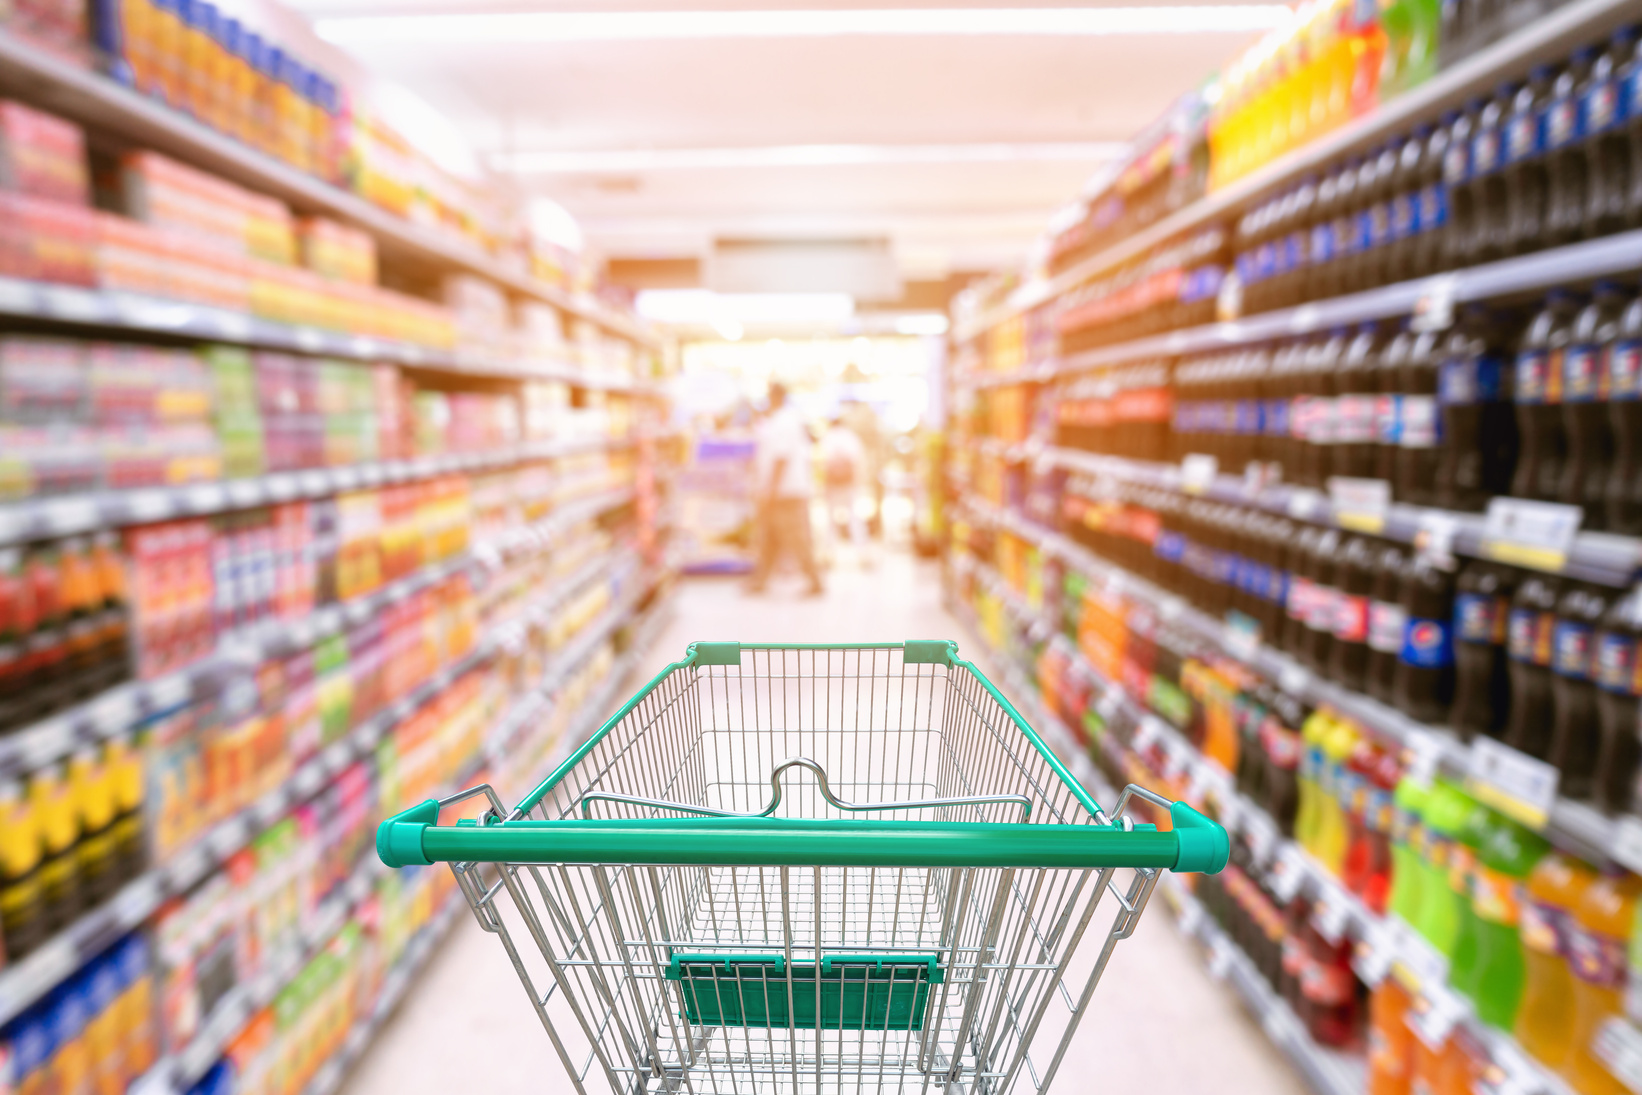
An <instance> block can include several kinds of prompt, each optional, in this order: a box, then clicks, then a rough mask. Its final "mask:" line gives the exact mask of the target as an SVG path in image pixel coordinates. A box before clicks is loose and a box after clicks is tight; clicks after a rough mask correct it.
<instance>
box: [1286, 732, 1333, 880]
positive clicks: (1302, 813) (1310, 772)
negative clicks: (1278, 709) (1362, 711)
mask: <svg viewBox="0 0 1642 1095" xmlns="http://www.w3.org/2000/svg"><path fill="white" fill-rule="evenodd" d="M1333 729H1334V720H1332V719H1331V718H1329V715H1328V712H1326V711H1324V710H1323V709H1322V708H1318V709H1317V710H1315V711H1313V712H1312V713H1311V714H1310V715H1309V716H1308V717H1307V718H1306V720H1305V722H1303V723H1302V724H1301V725H1300V769H1299V781H1298V782H1299V798H1300V805H1299V808H1298V810H1297V811H1296V813H1295V816H1294V839H1295V842H1296V843H1298V844H1299V845H1300V847H1302V848H1304V849H1305V850H1306V851H1308V852H1311V853H1312V854H1313V855H1316V854H1317V833H1318V828H1319V825H1320V824H1321V804H1320V799H1321V795H1322V784H1321V778H1322V772H1323V765H1324V757H1323V743H1324V741H1325V740H1327V738H1328V736H1329V734H1330V733H1331V732H1332V731H1333Z"/></svg>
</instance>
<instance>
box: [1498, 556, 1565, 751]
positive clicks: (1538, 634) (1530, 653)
mask: <svg viewBox="0 0 1642 1095" xmlns="http://www.w3.org/2000/svg"><path fill="white" fill-rule="evenodd" d="M1557 593H1558V589H1557V582H1556V579H1554V578H1546V577H1544V576H1542V575H1539V574H1530V575H1529V576H1528V577H1527V578H1526V579H1524V580H1523V582H1522V584H1521V585H1519V586H1517V592H1516V596H1514V597H1512V598H1511V615H1510V618H1509V620H1508V621H1507V623H1506V643H1507V646H1506V651H1507V653H1508V655H1509V657H1510V676H1511V713H1510V716H1509V718H1507V720H1506V723H1505V744H1506V745H1509V746H1510V747H1511V748H1513V749H1515V750H1517V751H1518V752H1522V753H1527V754H1528V755H1529V756H1531V757H1539V758H1540V759H1542V760H1543V759H1544V758H1545V755H1546V754H1547V752H1549V750H1550V747H1551V716H1552V705H1551V649H1552V647H1551V641H1552V633H1553V632H1554V631H1555V629H1556V607H1557Z"/></svg>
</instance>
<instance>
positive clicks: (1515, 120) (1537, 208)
mask: <svg viewBox="0 0 1642 1095" xmlns="http://www.w3.org/2000/svg"><path fill="white" fill-rule="evenodd" d="M1554 79H1555V74H1554V73H1553V72H1552V70H1551V69H1550V67H1549V66H1546V65H1539V66H1536V67H1535V68H1534V69H1533V70H1532V71H1531V72H1529V74H1528V82H1527V83H1526V84H1523V85H1522V86H1521V87H1519V88H1518V89H1517V91H1516V94H1515V95H1514V96H1512V99H1511V112H1510V114H1509V115H1508V116H1507V118H1506V121H1505V166H1504V170H1503V173H1504V176H1505V208H1506V213H1505V220H1506V228H1505V240H1504V253H1505V254H1508V255H1520V254H1524V253H1526V252H1529V251H1537V250H1539V249H1540V248H1541V247H1544V246H1545V220H1546V195H1547V193H1548V191H1549V175H1548V173H1547V170H1546V162H1545V127H1544V125H1543V122H1544V117H1545V108H1546V105H1547V104H1548V103H1549V101H1550V97H1551V86H1552V81H1553V80H1554Z"/></svg>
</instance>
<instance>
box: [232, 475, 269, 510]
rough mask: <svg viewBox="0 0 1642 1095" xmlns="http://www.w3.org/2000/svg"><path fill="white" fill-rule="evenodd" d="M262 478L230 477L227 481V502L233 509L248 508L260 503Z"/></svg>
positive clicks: (262, 485)
mask: <svg viewBox="0 0 1642 1095" xmlns="http://www.w3.org/2000/svg"><path fill="white" fill-rule="evenodd" d="M264 483H265V481H264V480H261V479H232V480H229V482H228V502H229V504H230V505H232V506H233V507H234V508H235V509H249V508H250V507H251V506H255V505H260V504H261V502H262V493H263V487H264Z"/></svg>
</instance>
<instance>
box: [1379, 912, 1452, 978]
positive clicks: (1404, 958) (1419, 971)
mask: <svg viewBox="0 0 1642 1095" xmlns="http://www.w3.org/2000/svg"><path fill="white" fill-rule="evenodd" d="M1388 945H1390V946H1391V947H1392V948H1394V957H1393V958H1392V961H1391V973H1392V976H1394V977H1396V979H1397V981H1398V983H1400V984H1401V985H1402V986H1403V987H1404V988H1405V989H1407V990H1408V991H1409V992H1413V993H1422V994H1423V993H1424V992H1425V991H1426V989H1427V988H1432V990H1433V991H1436V990H1437V989H1440V988H1441V987H1442V986H1443V984H1444V982H1446V981H1447V980H1448V959H1446V958H1444V957H1443V955H1442V952H1441V951H1439V950H1437V948H1435V947H1433V946H1432V945H1431V944H1429V943H1427V942H1426V941H1425V939H1424V938H1423V937H1422V936H1420V935H1418V934H1416V933H1415V932H1414V931H1413V930H1412V929H1411V928H1409V927H1408V925H1406V924H1404V923H1402V922H1401V921H1391V935H1390V936H1389V938H1388Z"/></svg>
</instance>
